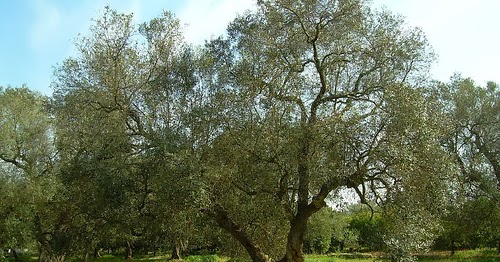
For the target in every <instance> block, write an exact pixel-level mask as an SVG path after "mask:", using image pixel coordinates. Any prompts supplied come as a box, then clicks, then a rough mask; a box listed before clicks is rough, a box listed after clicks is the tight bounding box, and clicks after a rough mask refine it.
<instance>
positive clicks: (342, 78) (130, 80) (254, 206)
mask: <svg viewBox="0 0 500 262" xmlns="http://www.w3.org/2000/svg"><path fill="white" fill-rule="evenodd" d="M76 47H77V50H78V55H77V56H75V57H70V58H67V59H65V60H64V61H62V63H61V64H60V65H58V66H57V67H56V70H55V75H54V80H53V89H54V94H53V96H52V97H45V96H42V95H40V94H38V93H36V92H33V91H30V90H29V89H28V88H26V87H19V88H12V87H7V88H5V89H3V88H0V248H2V249H5V250H8V249H10V250H11V251H12V250H13V252H12V253H13V254H14V255H16V259H17V252H16V250H22V249H28V250H30V251H31V252H35V251H36V252H37V253H38V255H39V257H40V261H65V260H68V259H72V258H75V257H80V258H82V259H83V260H85V261H86V260H88V258H89V256H91V255H93V256H95V257H98V256H99V255H100V252H105V251H107V252H122V253H124V255H125V258H127V259H129V258H132V256H133V255H134V254H135V253H136V252H138V253H148V252H155V253H156V252H163V253H165V252H171V254H172V258H176V259H180V258H181V255H182V254H183V253H185V252H193V253H194V252H198V253H203V252H211V253H212V252H219V253H225V254H228V255H231V256H233V257H241V256H243V257H244V256H246V257H247V258H248V257H249V258H251V259H252V260H253V261H262V262H264V261H265V262H267V261H278V260H279V261H283V262H285V261H304V252H306V253H327V252H336V251H347V250H348V251H351V252H354V251H358V250H370V251H374V250H384V251H387V254H388V257H389V258H390V259H391V260H392V261H411V260H413V258H412V256H411V254H412V253H414V252H416V251H424V250H428V249H429V248H431V247H432V246H433V245H435V246H436V247H446V248H450V249H451V250H455V249H456V248H459V247H480V246H481V247H482V246H495V245H497V247H498V248H499V250H500V233H499V231H498V229H499V228H500V225H499V224H498V221H500V207H499V197H500V195H499V193H498V192H499V190H498V189H499V187H500V176H499V172H498V171H499V162H500V150H499V147H498V144H499V136H500V114H499V112H500V104H499V96H500V95H499V87H498V85H497V84H495V83H488V84H487V86H486V87H481V86H477V85H476V84H475V83H473V82H472V81H471V80H470V79H463V78H461V77H460V76H454V77H453V78H452V79H451V81H450V82H449V83H436V82H433V81H431V80H430V79H429V76H428V74H427V70H428V68H429V66H430V64H431V62H432V61H433V59H434V55H433V53H432V51H431V48H430V46H429V44H428V42H427V40H426V38H425V36H424V35H423V33H422V32H421V31H420V30H418V29H417V28H410V27H407V26H406V25H405V24H404V20H403V19H402V18H401V17H399V16H397V15H395V14H392V13H390V12H388V11H386V10H374V9H372V8H371V7H370V6H369V5H368V4H367V3H366V2H364V1H358V0H346V1H330V0H303V1H291V0H273V1H271V0H261V1H258V9H257V10H256V11H254V12H248V13H246V14H244V15H242V16H240V17H238V18H236V19H235V20H234V21H233V22H232V23H231V24H230V25H229V27H228V30H227V35H226V36H221V37H218V38H214V39H211V40H208V41H207V42H206V43H205V45H203V46H196V47H195V46H190V45H189V44H187V43H185V42H184V40H183V37H182V32H181V27H180V22H179V20H177V19H176V18H175V17H174V15H173V14H171V13H169V12H164V13H163V14H162V15H160V16H159V17H157V18H155V19H152V20H151V21H149V22H145V23H142V24H139V25H136V24H134V23H133V20H132V15H127V14H120V13H117V12H116V11H114V10H112V9H111V8H106V9H105V10H104V12H103V14H102V17H100V18H98V19H96V20H95V21H94V23H93V25H92V27H91V28H90V34H89V35H87V36H83V37H81V38H79V39H78V41H77V44H76ZM351 198H356V200H352V199H351ZM355 202H358V204H354V203H355ZM333 207H341V208H337V209H334V208H333ZM436 239H437V241H436V242H435V240H436Z"/></svg>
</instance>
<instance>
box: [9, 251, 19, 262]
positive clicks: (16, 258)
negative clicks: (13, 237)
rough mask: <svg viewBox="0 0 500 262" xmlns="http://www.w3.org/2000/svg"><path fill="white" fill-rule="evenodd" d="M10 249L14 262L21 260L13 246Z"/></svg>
mask: <svg viewBox="0 0 500 262" xmlns="http://www.w3.org/2000/svg"><path fill="white" fill-rule="evenodd" d="M11 250H12V255H13V256H14V261H16V262H19V261H21V260H20V259H19V255H18V254H17V252H16V250H15V249H14V248H12V249H11Z"/></svg>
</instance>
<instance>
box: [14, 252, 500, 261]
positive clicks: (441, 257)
mask: <svg viewBox="0 0 500 262" xmlns="http://www.w3.org/2000/svg"><path fill="white" fill-rule="evenodd" d="M169 258H170V256H169V255H166V256H143V257H136V258H135V259H132V260H129V261H130V262H143V261H166V260H168V259H169ZM21 260H22V261H23V262H34V261H37V258H36V257H29V256H23V257H21ZM9 261H14V259H13V258H9ZM76 261H81V260H80V259H78V260H75V262H76ZM89 261H93V262H118V261H125V260H124V259H123V256H113V255H103V256H102V257H101V258H99V259H93V258H90V259H89ZM229 261H231V260H230V259H229V258H227V257H223V256H218V255H192V256H187V257H185V258H184V262H229ZM384 261H388V260H387V259H383V258H381V257H380V254H370V253H354V254H350V253H341V254H331V255H307V256H306V262H384ZM418 261H420V262H437V261H439V262H500V254H498V253H497V252H496V250H494V249H478V250H464V251H457V252H456V253H455V255H453V256H451V255H450V252H449V251H433V252H430V253H428V254H423V255H420V256H419V260H418Z"/></svg>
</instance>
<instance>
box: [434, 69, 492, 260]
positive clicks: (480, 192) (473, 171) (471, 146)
mask: <svg viewBox="0 0 500 262" xmlns="http://www.w3.org/2000/svg"><path fill="white" fill-rule="evenodd" d="M430 95H431V96H430V97H431V98H433V99H435V100H436V109H438V110H441V111H442V112H443V116H445V117H443V122H444V125H446V126H448V135H447V137H446V139H444V140H443V144H444V146H445V148H446V149H447V150H448V151H449V152H450V153H451V154H452V155H453V157H454V160H455V162H456V165H457V166H458V173H457V174H458V175H457V176H455V177H454V179H453V180H451V181H450V185H449V186H450V188H452V191H453V197H452V198H451V199H450V202H449V207H448V209H449V212H448V213H447V215H446V217H445V218H444V220H445V221H444V224H445V232H444V235H443V238H442V240H443V239H446V240H447V241H449V242H448V244H447V246H448V247H449V248H450V249H451V250H452V252H454V250H455V248H456V247H458V246H474V244H473V243H477V244H479V243H483V244H485V245H490V246H493V245H495V244H496V245H497V248H499V250H500V240H499V236H498V230H492V231H488V232H486V231H485V230H488V229H490V228H491V226H490V225H494V224H496V222H495V221H497V220H498V219H496V217H497V216H498V211H499V210H500V205H499V203H500V202H499V192H500V191H499V190H498V189H499V181H500V180H499V178H500V177H499V173H498V169H499V166H498V163H499V159H500V150H499V147H498V143H499V141H500V136H499V134H500V129H499V126H500V125H499V124H500V114H499V113H498V112H500V103H499V101H500V99H499V98H500V92H499V88H498V85H497V84H496V83H493V82H489V83H487V85H486V87H481V86H478V85H477V84H475V83H474V82H473V81H472V80H471V79H467V78H463V77H461V76H460V75H455V76H453V77H452V78H451V79H450V82H449V83H438V84H437V85H436V86H435V88H434V89H432V90H431V94H430ZM476 206H477V208H474V207H476ZM486 207H487V208H486ZM486 210H488V211H487V212H485V211H486ZM479 235H482V236H483V237H479V238H478V236H479ZM480 238H482V239H483V240H480ZM488 238H489V239H490V240H488V241H485V239H488ZM472 239H474V240H472ZM486 243H488V244H486Z"/></svg>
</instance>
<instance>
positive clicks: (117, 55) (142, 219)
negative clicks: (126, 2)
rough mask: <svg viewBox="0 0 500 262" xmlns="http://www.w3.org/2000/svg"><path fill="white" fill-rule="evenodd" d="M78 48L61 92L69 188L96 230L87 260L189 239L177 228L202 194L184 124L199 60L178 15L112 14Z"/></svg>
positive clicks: (60, 135) (58, 84)
mask: <svg viewBox="0 0 500 262" xmlns="http://www.w3.org/2000/svg"><path fill="white" fill-rule="evenodd" d="M76 44H77V49H78V51H79V52H78V55H77V56H76V57H72V58H68V59H66V60H64V61H63V63H62V64H61V65H60V66H59V67H58V68H57V69H56V73H55V75H56V78H55V81H54V84H53V87H54V89H55V90H54V91H55V92H54V108H55V114H56V121H57V131H56V132H57V141H58V148H59V149H60V152H61V170H62V171H61V174H62V180H63V181H64V182H65V184H66V185H67V187H68V188H70V191H71V192H72V193H71V196H72V197H73V200H74V202H75V203H77V205H78V208H79V209H80V210H81V213H79V217H80V218H81V221H82V222H84V221H86V222H85V224H83V225H82V228H84V230H82V231H81V235H82V237H81V239H82V240H83V241H82V247H83V249H84V253H87V254H88V252H89V251H91V250H93V248H95V247H98V245H99V243H103V242H104V241H106V240H109V239H113V241H114V242H117V243H119V242H121V243H122V245H124V246H126V247H127V248H126V249H127V252H126V253H127V254H126V256H127V258H130V257H131V256H132V253H131V252H132V248H133V246H134V243H139V242H147V239H145V238H148V237H150V236H152V235H154V234H156V233H159V232H160V233H161V232H163V233H162V237H163V238H169V237H171V238H177V237H183V236H182V235H180V234H178V233H177V228H173V227H170V226H169V225H168V224H169V223H170V224H174V222H175V221H169V219H179V220H181V218H177V217H176V216H172V215H171V214H175V213H177V212H181V211H183V212H184V211H186V209H187V208H188V207H189V206H190V205H189V201H188V200H187V199H189V197H190V196H191V194H190V193H189V192H194V190H191V188H190V186H192V185H194V184H193V183H190V181H191V177H192V175H193V174H194V172H193V170H194V168H195V167H194V165H193V164H190V150H189V149H190V144H189V142H190V140H189V139H188V138H186V137H187V135H188V133H187V131H186V130H187V129H186V128H185V127H184V120H183V119H184V113H185V112H184V111H183V110H184V107H185V106H186V107H187V105H189V101H190V100H189V99H190V90H191V89H192V86H193V85H194V84H193V82H194V78H193V72H192V71H193V70H192V68H193V67H192V66H191V63H192V59H193V58H192V57H193V55H192V53H193V52H192V50H191V49H190V48H189V47H188V46H187V45H185V44H184V43H183V40H182V34H181V31H180V25H179V21H178V20H177V19H176V18H175V17H174V16H173V15H172V14H171V13H169V12H164V13H163V14H162V15H161V16H159V17H157V18H154V19H152V20H151V21H149V22H146V23H142V24H140V25H135V24H133V22H132V15H127V14H120V13H117V12H116V11H114V10H112V9H110V8H109V7H108V8H106V9H105V10H104V14H103V16H102V17H100V18H98V19H96V20H95V21H94V24H93V26H92V27H91V28H90V34H89V35H88V36H83V37H80V38H79V39H78V40H77V42H76ZM164 191H166V192H164ZM148 223H152V224H148ZM178 223H181V222H180V221H179V222H178ZM154 224H161V225H159V226H158V227H156V226H155V225H154ZM157 228H163V229H168V230H166V232H165V230H164V231H162V230H157ZM152 231H155V232H152ZM96 232H99V234H98V235H96V236H95V234H96ZM179 241H180V240H178V239H173V240H172V241H171V243H173V244H175V243H178V242H179ZM85 250H86V251H85Z"/></svg>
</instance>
